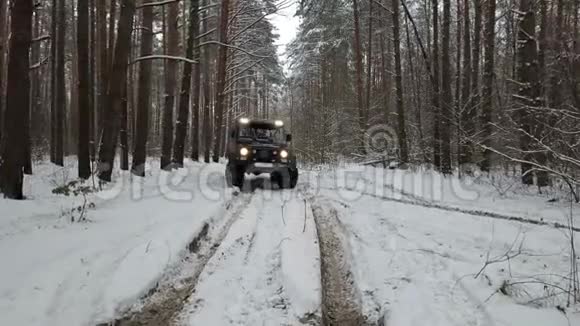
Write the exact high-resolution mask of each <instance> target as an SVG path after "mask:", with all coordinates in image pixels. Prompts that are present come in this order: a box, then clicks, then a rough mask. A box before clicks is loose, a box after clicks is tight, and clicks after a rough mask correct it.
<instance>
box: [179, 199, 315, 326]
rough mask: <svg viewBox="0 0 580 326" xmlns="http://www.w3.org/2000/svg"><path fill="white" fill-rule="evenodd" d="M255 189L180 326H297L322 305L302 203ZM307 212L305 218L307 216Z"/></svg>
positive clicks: (312, 229) (309, 217)
mask: <svg viewBox="0 0 580 326" xmlns="http://www.w3.org/2000/svg"><path fill="white" fill-rule="evenodd" d="M294 195H296V193H293V192H290V191H271V190H261V189H258V190H256V191H255V192H254V193H253V194H252V198H251V202H250V204H249V205H248V207H247V208H246V209H245V210H244V211H243V212H242V213H241V214H240V216H239V217H238V218H237V220H236V222H235V223H234V224H233V225H232V228H231V229H230V232H229V233H228V235H227V237H226V238H225V239H224V240H223V241H222V242H221V244H220V246H219V249H218V250H217V252H216V253H215V255H214V256H213V258H212V259H211V260H210V261H209V263H208V264H207V266H206V268H205V270H204V271H203V273H202V275H201V276H200V278H199V281H198V284H197V286H196V291H195V293H194V294H193V295H192V296H191V297H190V299H189V301H188V303H187V305H186V308H185V310H184V311H183V313H182V314H181V316H180V317H179V324H183V325H230V324H233V325H298V324H309V323H311V322H316V312H317V310H318V308H319V306H320V302H319V298H320V281H319V279H320V277H319V271H320V267H319V257H318V248H317V237H316V229H315V226H314V223H313V220H312V215H311V214H310V213H309V212H308V211H307V210H305V207H304V205H306V202H305V201H304V200H302V199H301V198H297V197H295V196H294ZM305 213H306V215H305Z"/></svg>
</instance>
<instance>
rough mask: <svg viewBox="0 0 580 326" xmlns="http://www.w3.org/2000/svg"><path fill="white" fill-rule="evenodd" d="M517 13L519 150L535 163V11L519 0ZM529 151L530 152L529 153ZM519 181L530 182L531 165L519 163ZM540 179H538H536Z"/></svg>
mask: <svg viewBox="0 0 580 326" xmlns="http://www.w3.org/2000/svg"><path fill="white" fill-rule="evenodd" d="M518 13H519V15H520V18H519V28H518V44H519V47H518V53H517V55H518V64H517V83H518V85H519V92H518V94H517V96H516V100H517V102H518V105H519V107H518V111H517V113H518V123H519V126H518V127H519V129H520V149H521V151H522V155H523V159H524V160H525V161H535V163H538V164H544V163H545V155H543V153H542V152H540V151H539V150H538V148H535V147H536V146H534V145H535V144H534V139H533V137H536V138H537V139H540V138H538V137H537V136H541V130H540V128H541V127H540V126H541V124H542V122H540V121H539V119H538V118H540V119H541V117H538V116H537V115H538V113H537V110H536V108H537V107H538V104H540V103H539V101H538V98H539V96H540V84H539V67H538V52H537V43H536V37H535V35H536V34H535V32H536V13H535V8H534V5H533V4H532V0H521V1H520V7H519V10H518ZM532 152H533V154H532ZM521 169H522V182H523V183H524V184H528V185H531V184H533V180H534V178H533V174H532V172H531V170H532V165H531V164H530V163H527V162H525V163H522V164H521ZM538 181H539V182H541V180H538Z"/></svg>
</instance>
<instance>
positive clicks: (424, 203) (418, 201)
mask: <svg viewBox="0 0 580 326" xmlns="http://www.w3.org/2000/svg"><path fill="white" fill-rule="evenodd" d="M385 188H387V189H389V190H392V191H393V192H396V193H399V194H400V195H401V196H402V197H407V198H408V199H406V198H395V197H387V196H381V195H377V194H372V193H368V192H360V191H359V190H357V189H352V188H346V187H337V188H330V187H322V188H321V189H324V190H337V189H342V190H347V191H353V192H358V193H360V194H361V195H363V196H370V197H373V198H377V199H381V200H384V201H392V202H395V203H399V204H405V205H413V206H421V207H425V208H434V209H438V210H443V211H448V212H454V213H462V214H467V215H472V216H480V217H488V218H492V219H497V220H504V221H510V222H518V223H523V224H531V225H539V226H548V227H552V228H555V229H563V230H570V229H571V230H573V231H574V232H580V227H572V228H571V227H570V226H568V225H566V224H562V223H559V222H549V221H545V220H536V219H532V218H527V217H521V216H513V215H506V214H500V213H495V212H489V211H484V210H476V209H467V208H461V207H456V206H451V205H445V204H438V203H436V202H433V201H429V200H426V199H424V198H421V197H419V196H416V195H414V194H411V193H408V192H406V191H403V190H400V189H396V188H394V187H392V186H390V185H386V186H385Z"/></svg>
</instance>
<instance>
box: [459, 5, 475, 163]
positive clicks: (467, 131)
mask: <svg viewBox="0 0 580 326" xmlns="http://www.w3.org/2000/svg"><path fill="white" fill-rule="evenodd" d="M470 1H471V0H463V73H462V75H461V79H462V83H461V98H459V96H458V98H457V101H458V102H459V109H460V112H461V127H462V130H461V132H460V134H462V135H463V137H462V138H463V139H459V142H460V144H461V146H460V154H459V165H462V164H467V163H472V151H473V150H472V145H471V141H470V140H469V138H470V137H473V136H474V128H475V123H474V122H475V116H474V114H475V112H474V111H473V105H472V101H471V98H470V97H471V94H470V93H471V22H470V18H469V12H470V10H469V2H470ZM457 47H459V44H457ZM457 60H458V61H459V58H457ZM457 73H458V74H459V71H457ZM458 92H459V90H458Z"/></svg>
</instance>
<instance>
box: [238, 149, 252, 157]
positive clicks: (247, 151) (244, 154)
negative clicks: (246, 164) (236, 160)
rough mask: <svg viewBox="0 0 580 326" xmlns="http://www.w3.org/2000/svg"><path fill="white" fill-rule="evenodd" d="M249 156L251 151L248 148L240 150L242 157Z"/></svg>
mask: <svg viewBox="0 0 580 326" xmlns="http://www.w3.org/2000/svg"><path fill="white" fill-rule="evenodd" d="M248 154H250V151H249V150H248V149H247V148H245V147H242V148H241V149H240V155H242V156H248Z"/></svg>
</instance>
